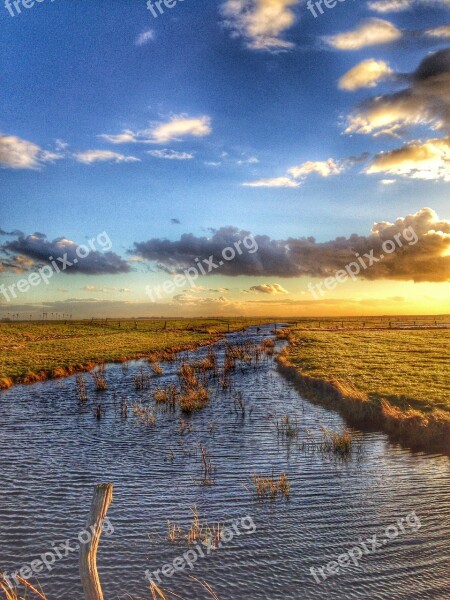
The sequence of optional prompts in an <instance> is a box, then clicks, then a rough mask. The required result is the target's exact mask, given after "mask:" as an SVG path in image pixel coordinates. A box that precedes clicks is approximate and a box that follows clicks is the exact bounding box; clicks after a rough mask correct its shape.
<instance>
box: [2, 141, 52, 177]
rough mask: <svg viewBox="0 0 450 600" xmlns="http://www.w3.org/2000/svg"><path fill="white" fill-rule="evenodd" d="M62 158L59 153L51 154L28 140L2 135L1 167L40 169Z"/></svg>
mask: <svg viewBox="0 0 450 600" xmlns="http://www.w3.org/2000/svg"><path fill="white" fill-rule="evenodd" d="M60 158H62V154H60V153H59V152H49V151H47V150H43V149H42V148H41V147H40V146H38V145H37V144H33V142H29V141H28V140H23V139H21V138H19V137H17V136H15V135H2V134H1V133H0V165H1V166H2V167H4V168H6V169H39V168H40V167H42V165H44V164H45V163H48V162H53V161H55V160H58V159H60Z"/></svg>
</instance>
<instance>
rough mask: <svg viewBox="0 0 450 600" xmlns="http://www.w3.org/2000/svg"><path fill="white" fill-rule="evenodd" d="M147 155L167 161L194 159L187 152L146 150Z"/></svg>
mask: <svg viewBox="0 0 450 600" xmlns="http://www.w3.org/2000/svg"><path fill="white" fill-rule="evenodd" d="M146 153H147V154H150V156H153V157H155V158H165V159H167V160H190V159H191V158H194V155H193V154H190V153H189V152H176V150H167V149H164V150H147V152H146Z"/></svg>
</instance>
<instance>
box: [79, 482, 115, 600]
mask: <svg viewBox="0 0 450 600" xmlns="http://www.w3.org/2000/svg"><path fill="white" fill-rule="evenodd" d="M112 498H113V486H112V484H111V483H102V484H100V485H96V486H95V488H94V497H93V499H92V504H91V511H90V513H89V519H88V521H87V523H86V531H89V532H90V534H91V539H90V542H89V543H87V544H81V547H80V577H81V583H82V585H83V591H84V596H85V598H86V600H103V592H102V587H101V585H100V579H99V576H98V572H97V550H98V545H99V543H100V536H101V534H102V529H103V524H104V521H105V517H106V513H107V512H108V508H109V506H110V504H111V502H112Z"/></svg>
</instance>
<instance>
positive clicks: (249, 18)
mask: <svg viewBox="0 0 450 600" xmlns="http://www.w3.org/2000/svg"><path fill="white" fill-rule="evenodd" d="M298 4H300V0H227V1H226V2H225V3H224V4H223V5H222V14H223V16H224V17H225V24H226V25H227V26H228V27H229V28H230V29H231V30H232V32H233V35H234V36H236V37H237V36H240V37H243V38H244V39H245V40H246V42H247V46H248V47H249V48H252V49H254V50H283V49H284V50H285V49H288V48H292V47H293V44H292V43H291V42H288V41H286V40H285V39H283V34H284V33H285V31H287V30H288V29H289V28H290V27H292V26H293V25H294V23H295V21H296V17H295V13H294V11H293V10H292V9H293V7H295V6H296V5H298Z"/></svg>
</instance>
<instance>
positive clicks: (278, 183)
mask: <svg viewBox="0 0 450 600" xmlns="http://www.w3.org/2000/svg"><path fill="white" fill-rule="evenodd" d="M242 185H244V186H245V187H283V188H292V187H298V186H299V185H300V183H298V182H297V181H293V180H292V179H289V177H273V178H272V179H257V180H256V181H246V182H245V183H243V184H242Z"/></svg>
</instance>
